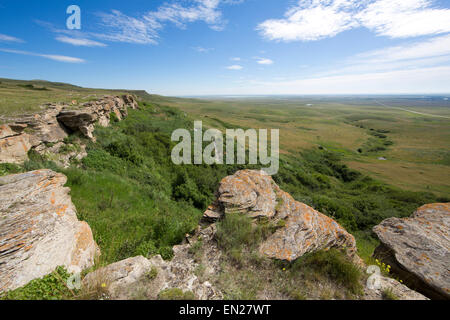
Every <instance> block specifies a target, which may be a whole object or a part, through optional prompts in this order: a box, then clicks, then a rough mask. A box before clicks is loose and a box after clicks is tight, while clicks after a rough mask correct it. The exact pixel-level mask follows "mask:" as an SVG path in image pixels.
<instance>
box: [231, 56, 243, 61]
mask: <svg viewBox="0 0 450 320" xmlns="http://www.w3.org/2000/svg"><path fill="white" fill-rule="evenodd" d="M230 60H231V61H241V58H239V57H234V58H230Z"/></svg>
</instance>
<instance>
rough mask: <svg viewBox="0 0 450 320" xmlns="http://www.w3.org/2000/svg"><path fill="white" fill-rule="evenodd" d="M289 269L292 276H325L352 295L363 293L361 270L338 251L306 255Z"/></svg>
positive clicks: (289, 266) (332, 250)
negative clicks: (299, 274) (300, 274)
mask: <svg viewBox="0 0 450 320" xmlns="http://www.w3.org/2000/svg"><path fill="white" fill-rule="evenodd" d="M288 268H289V271H290V272H291V275H292V276H296V274H298V273H302V274H306V276H307V277H323V276H325V277H327V278H328V279H330V280H332V281H334V282H335V283H336V284H338V285H340V286H343V287H345V288H346V289H347V290H348V291H349V292H350V293H353V294H358V293H361V291H362V286H361V279H362V272H361V270H360V269H359V268H358V267H356V266H355V265H354V264H353V263H352V262H351V261H350V260H349V259H348V257H346V255H345V254H343V253H342V252H340V251H338V250H336V249H330V250H329V251H318V252H315V253H312V254H306V255H304V256H303V257H301V258H299V259H297V260H296V261H295V262H294V263H293V264H290V265H288Z"/></svg>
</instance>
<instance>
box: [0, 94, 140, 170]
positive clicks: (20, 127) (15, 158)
mask: <svg viewBox="0 0 450 320" xmlns="http://www.w3.org/2000/svg"><path fill="white" fill-rule="evenodd" d="M128 108H132V109H136V108H138V104H137V102H136V99H135V98H134V97H133V96H131V95H124V96H122V97H114V96H106V97H104V98H102V99H100V100H97V101H94V102H88V103H85V104H83V105H81V106H78V107H77V106H72V105H71V106H68V105H46V106H43V109H44V111H43V112H41V113H37V114H35V115H32V116H26V117H22V118H21V119H19V120H17V121H16V122H15V123H12V124H7V125H2V126H1V127H0V163H22V162H24V161H26V160H27V159H28V152H29V151H30V150H31V149H34V150H36V151H37V152H38V153H39V154H41V155H46V156H48V155H57V154H58V153H55V148H54V145H55V144H58V145H59V146H61V145H62V144H63V143H64V142H63V141H64V139H65V138H66V137H67V136H68V134H69V133H72V132H81V133H82V134H83V135H84V136H85V137H86V138H89V139H94V136H93V131H94V124H96V123H98V124H99V125H102V126H108V125H109V123H110V121H111V115H112V114H114V115H115V116H113V117H115V119H117V120H119V121H120V120H121V119H123V118H124V117H126V116H127V114H128ZM64 145H66V143H64ZM66 146H67V148H66V149H69V150H71V152H67V153H64V154H63V157H62V158H61V159H59V157H53V159H52V160H54V161H55V162H57V163H58V162H59V163H60V164H62V165H63V166H67V165H68V162H69V160H70V159H73V158H74V159H80V158H83V157H84V156H85V152H84V150H76V148H75V147H74V145H72V144H70V143H69V144H67V145H66ZM82 149H83V148H82ZM58 150H59V149H58ZM58 150H56V152H57V151H58Z"/></svg>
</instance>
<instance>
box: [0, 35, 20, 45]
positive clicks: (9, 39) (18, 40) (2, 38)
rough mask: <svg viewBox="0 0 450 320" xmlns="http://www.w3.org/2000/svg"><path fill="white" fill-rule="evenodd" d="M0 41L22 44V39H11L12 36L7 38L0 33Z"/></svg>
mask: <svg viewBox="0 0 450 320" xmlns="http://www.w3.org/2000/svg"><path fill="white" fill-rule="evenodd" d="M0 41H2V42H3V41H4V42H18V43H22V42H24V41H23V40H22V39H19V38H16V37H12V36H8V35H6V34H2V33H0Z"/></svg>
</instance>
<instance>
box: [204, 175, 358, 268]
mask: <svg viewBox="0 0 450 320" xmlns="http://www.w3.org/2000/svg"><path fill="white" fill-rule="evenodd" d="M232 212H238V213H240V214H246V215H248V216H250V217H252V218H266V219H269V220H271V221H273V222H274V223H278V224H280V223H279V222H280V221H281V220H283V221H284V222H283V223H281V225H282V226H283V227H281V228H280V229H279V230H278V231H276V232H275V233H274V234H273V235H272V236H270V237H269V238H268V239H267V240H266V241H265V242H264V243H262V245H261V246H260V249H259V250H260V253H262V254H264V255H266V256H267V257H270V258H274V259H278V260H286V261H294V260H296V259H298V258H299V257H301V256H302V255H304V254H305V253H309V252H314V251H318V250H322V249H330V248H341V249H346V251H347V253H348V255H349V256H350V257H352V258H354V260H355V262H358V263H359V262H360V261H359V258H358V257H357V255H356V242H355V238H354V237H353V236H352V235H351V234H349V233H348V232H347V231H346V230H345V229H344V228H343V227H341V226H340V225H339V224H338V223H337V222H336V221H334V220H333V219H331V218H329V217H327V216H326V215H324V214H322V213H320V212H318V211H316V210H314V209H313V208H311V207H309V206H307V205H306V204H303V203H300V202H298V201H295V200H294V199H293V198H292V197H291V196H290V195H289V194H288V193H286V192H284V191H283V190H281V189H280V187H279V186H278V185H277V184H276V183H275V182H274V181H273V179H272V177H271V176H269V175H267V174H266V173H265V172H263V171H255V170H243V171H238V172H237V173H236V174H234V175H233V176H229V177H226V178H224V179H223V180H222V181H221V183H220V187H219V190H218V194H217V201H216V202H215V203H214V204H213V205H211V206H210V207H209V208H208V210H207V211H206V212H205V214H204V217H203V218H204V220H205V221H209V222H213V221H217V220H218V219H220V218H222V217H223V216H224V215H226V214H227V213H232Z"/></svg>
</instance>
